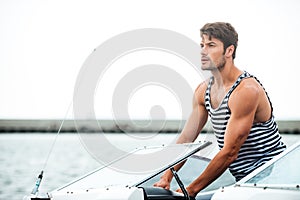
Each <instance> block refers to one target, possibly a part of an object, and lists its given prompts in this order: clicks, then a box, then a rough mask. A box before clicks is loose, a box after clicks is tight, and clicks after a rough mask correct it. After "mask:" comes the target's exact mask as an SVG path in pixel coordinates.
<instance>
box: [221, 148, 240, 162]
mask: <svg viewBox="0 0 300 200" xmlns="http://www.w3.org/2000/svg"><path fill="white" fill-rule="evenodd" d="M223 150H224V156H225V159H226V162H227V163H228V165H230V164H231V163H233V162H234V161H235V160H236V159H237V158H238V156H239V151H238V150H237V149H235V148H231V149H223Z"/></svg>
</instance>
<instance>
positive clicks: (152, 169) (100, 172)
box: [56, 142, 211, 191]
mask: <svg viewBox="0 0 300 200" xmlns="http://www.w3.org/2000/svg"><path fill="white" fill-rule="evenodd" d="M210 144H211V142H199V143H192V144H172V145H168V146H158V147H143V148H138V149H136V150H134V151H132V152H130V153H127V154H126V155H124V156H122V157H120V158H119V159H116V160H114V161H113V162H111V163H109V164H106V165H104V166H102V167H100V168H99V169H97V170H95V171H93V172H91V173H89V174H87V175H85V176H83V177H81V178H79V179H77V180H75V181H73V182H71V183H69V184H67V185H65V186H63V187H61V188H59V189H57V190H56V191H70V190H73V189H92V188H106V187H111V186H134V185H137V184H139V183H142V182H145V181H147V180H149V179H151V178H152V177H154V176H156V175H157V174H159V173H161V172H162V171H164V170H166V169H169V168H171V167H172V166H173V165H176V164H177V163H180V162H182V161H184V160H185V159H186V158H188V157H190V156H191V155H193V154H194V153H196V152H198V151H200V150H201V149H204V148H205V147H207V146H208V145H210Z"/></svg>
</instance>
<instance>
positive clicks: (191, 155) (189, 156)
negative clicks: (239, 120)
mask: <svg viewBox="0 0 300 200" xmlns="http://www.w3.org/2000/svg"><path fill="white" fill-rule="evenodd" d="M210 145H211V142H209V141H201V142H195V143H189V144H170V145H167V146H165V145H162V146H145V147H141V148H137V149H135V150H133V151H131V152H130V153H128V154H126V155H124V156H122V157H120V158H119V159H116V160H114V161H113V162H111V163H109V164H106V165H104V166H101V167H100V168H98V169H96V170H94V171H92V172H90V173H88V174H86V175H84V176H82V177H79V178H77V179H75V180H74V181H72V182H70V183H68V184H66V185H64V186H61V187H59V188H57V189H55V190H53V191H49V192H48V193H46V194H41V193H39V192H38V187H36V188H35V191H34V192H33V193H32V194H31V195H28V196H25V197H24V200H74V199H76V200H108V199H109V200H117V199H118V200H159V199H164V200H171V199H173V200H174V199H178V200H180V199H182V200H183V199H191V200H192V199H195V198H192V197H189V196H188V194H187V192H186V190H185V186H186V185H188V184H189V183H191V182H192V181H193V180H194V179H195V177H197V176H198V175H199V174H200V173H201V172H202V171H203V170H204V169H205V168H206V166H207V165H208V163H209V162H210V160H211V157H212V155H208V156H203V153H202V152H203V151H205V149H207V148H208V146H210ZM155 152H158V154H157V153H156V154H155ZM151 153H153V155H155V156H156V158H155V159H146V160H143V163H142V166H144V167H145V166H150V167H149V168H148V169H147V170H144V169H142V170H137V172H129V171H128V170H122V169H120V168H117V167H116V166H122V165H128V163H131V164H132V165H136V167H138V166H139V165H141V163H137V162H136V160H134V159H135V158H136V155H142V156H143V155H147V156H149V155H151ZM157 155H161V157H160V158H157ZM167 155H169V156H167ZM180 162H186V163H185V165H184V166H183V167H182V168H181V169H180V170H179V171H178V172H176V171H175V170H174V169H173V167H174V166H175V165H177V164H178V163H180ZM124 169H126V167H124ZM168 169H172V172H173V174H174V177H175V178H173V180H172V182H171V188H170V190H166V189H163V188H160V187H154V186H153V184H154V183H155V182H157V181H158V180H159V178H160V177H161V175H162V173H164V171H166V170H168ZM41 177H42V176H39V179H38V180H37V185H39V184H40V181H41ZM234 183H235V181H234V178H233V176H232V175H231V174H230V173H229V171H226V172H225V173H224V174H223V175H222V176H221V177H219V179H217V180H216V181H215V182H213V183H212V184H211V185H209V186H208V187H207V188H206V189H205V190H203V191H201V192H200V193H199V194H198V195H197V197H196V199H198V200H199V199H202V200H207V199H211V197H212V195H213V194H214V193H215V192H216V191H217V190H218V189H219V188H220V187H224V186H228V185H232V184H234ZM178 188H181V190H182V191H183V193H178V192H175V191H176V189H178Z"/></svg>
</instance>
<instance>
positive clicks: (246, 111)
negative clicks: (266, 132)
mask: <svg viewBox="0 0 300 200" xmlns="http://www.w3.org/2000/svg"><path fill="white" fill-rule="evenodd" d="M257 105H258V92H257V90H256V89H255V88H244V90H242V91H239V92H238V93H236V94H235V95H234V96H233V98H232V99H231V101H230V103H229V106H230V110H231V116H230V119H229V121H228V124H227V127H226V132H225V138H224V140H225V141H224V142H225V144H226V143H227V144H230V145H232V144H234V145H236V146H237V147H240V146H241V145H242V144H243V143H244V141H245V140H246V139H247V137H248V134H249V132H250V129H251V127H252V125H253V121H254V117H255V112H256V109H257Z"/></svg>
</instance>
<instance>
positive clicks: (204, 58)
mask: <svg viewBox="0 0 300 200" xmlns="http://www.w3.org/2000/svg"><path fill="white" fill-rule="evenodd" d="M208 61H209V59H208V58H206V57H202V58H201V62H202V63H204V62H208Z"/></svg>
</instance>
